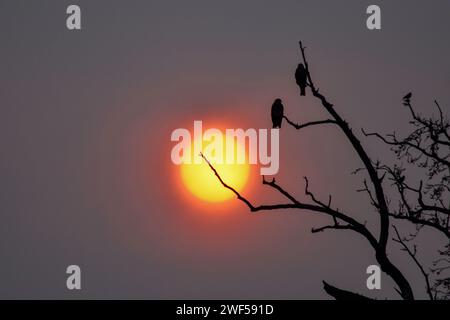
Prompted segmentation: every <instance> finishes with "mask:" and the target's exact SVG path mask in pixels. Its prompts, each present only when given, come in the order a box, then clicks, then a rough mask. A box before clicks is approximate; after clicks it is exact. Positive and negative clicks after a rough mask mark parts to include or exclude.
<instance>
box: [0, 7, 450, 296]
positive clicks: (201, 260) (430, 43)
mask: <svg viewBox="0 0 450 320" xmlns="http://www.w3.org/2000/svg"><path fill="white" fill-rule="evenodd" d="M72 3H76V4H78V5H79V6H80V7H81V10H82V30H81V31H68V30H67V29H66V23H65V20H66V14H65V11H66V8H67V6H68V5H69V4H72ZM375 3H376V4H378V5H380V6H381V9H382V30H380V31H369V30H367V28H366V22H365V21H366V17H367V15H366V14H365V11H366V8H367V6H368V5H370V4H375ZM449 13H450V2H449V1H447V0H443V1H437V0H436V1H411V0H408V1H395V2H394V1H376V2H373V1H360V0H358V1H345V4H344V2H343V1H339V2H338V1H331V0H329V1H231V0H228V1H194V0H193V1H135V0H133V1H124V0H122V1H104V0H101V1H100V0H96V1H81V0H79V1H75V2H73V1H56V0H53V1H46V0H45V1H44V0H40V1H22V0H14V1H12V0H2V1H1V2H0V42H1V50H0V84H1V85H0V148H1V157H0V177H1V179H0V190H1V191H0V218H1V223H0V239H1V241H0V261H1V267H0V298H150V299H159V298H165V299H168V298H169V299H173V298H178V299H188V298H190V299H197V298H202V299H205V298H208V299H209V298H217V299H242V298H248V299H251V298H254V299H260V298H267V299H326V298H328V296H327V295H326V294H325V293H324V291H323V289H322V280H326V281H328V282H330V283H332V284H334V285H336V286H339V287H342V288H346V289H349V290H353V291H357V292H361V293H363V294H368V295H372V296H373V295H376V296H379V297H397V296H396V294H395V291H394V290H393V289H392V282H391V281H390V279H389V278H388V277H386V276H384V275H383V277H382V290H381V291H380V292H377V293H374V292H368V290H367V289H366V286H365V283H366V278H367V275H366V273H365V271H366V268H367V266H368V265H370V264H375V263H376V262H375V259H374V256H373V252H372V251H371V249H370V248H369V246H368V244H367V243H366V241H365V239H363V238H361V237H359V236H358V235H356V234H354V233H352V232H346V231H330V232H324V233H319V234H311V233H310V229H311V228H312V227H317V226H321V225H323V224H325V223H328V222H329V221H328V220H327V219H326V218H324V217H321V216H319V215H317V214H313V213H308V212H301V211H300V212H298V211H282V212H276V211H275V212H269V213H258V214H251V213H250V212H249V211H248V209H247V207H245V206H244V205H243V204H242V203H240V202H238V201H237V200H232V201H230V202H228V203H227V204H226V205H223V204H221V205H211V204H205V203H201V202H199V201H193V200H192V196H190V195H188V194H187V193H186V189H184V188H183V186H181V185H180V182H179V175H178V173H179V172H178V168H177V167H176V166H174V165H173V164H172V163H171V161H170V150H171V147H172V146H173V144H172V143H171V142H170V134H171V132H172V130H174V129H175V128H182V127H185V128H188V129H190V128H192V124H193V120H203V121H204V125H205V126H208V125H210V126H215V125H216V124H217V123H226V124H230V125H231V126H232V127H237V128H239V127H242V128H269V127H270V126H271V121H270V106H271V104H272V102H273V100H274V99H275V98H277V97H280V98H282V99H283V101H284V104H285V112H286V113H287V115H288V116H289V117H290V118H291V119H292V120H295V121H298V122H303V121H308V120H318V119H322V118H324V117H326V115H325V114H324V113H323V111H322V108H321V106H320V105H319V104H318V102H317V101H316V100H314V99H312V98H311V96H310V92H309V91H308V92H307V96H306V97H304V98H301V99H300V97H299V96H298V87H297V86H296V84H295V81H294V71H295V68H296V66H297V63H298V62H299V58H300V56H299V48H298V41H299V40H302V41H303V43H304V44H305V45H306V46H307V55H308V59H309V64H310V69H311V72H312V75H313V78H314V81H315V84H316V86H317V87H319V88H320V90H321V92H322V93H323V94H325V95H326V96H327V97H328V98H329V100H330V101H332V102H333V103H334V104H335V106H336V109H337V110H338V112H339V113H340V114H341V115H342V116H343V117H344V118H345V119H347V120H348V121H349V122H350V124H351V126H352V127H353V129H354V132H357V133H358V134H359V130H360V128H361V127H364V128H366V129H367V130H369V131H372V130H378V131H379V132H382V133H389V132H391V131H393V130H396V131H397V132H399V133H400V134H401V133H406V132H407V131H406V130H407V116H408V114H407V112H406V110H405V108H404V107H403V106H402V105H401V98H402V97H403V96H404V95H405V94H406V93H407V92H409V91H412V92H413V94H414V96H413V98H414V100H413V102H414V104H415V106H416V108H417V109H418V110H419V111H420V112H422V113H424V114H431V113H433V112H435V110H434V109H433V104H432V102H433V99H438V100H439V102H440V104H441V106H442V107H443V109H444V111H446V113H447V114H450V107H449V106H450V90H449V86H450V72H449V71H450V60H449V59H448V57H449V56H450V41H448V39H449V38H448V31H449V30H450V19H448V17H449ZM363 144H364V146H366V147H367V149H368V151H369V152H370V154H371V155H372V156H373V157H374V158H380V159H382V160H386V161H389V159H391V155H390V153H389V151H388V150H387V148H386V147H385V146H383V145H380V144H379V143H378V142H377V141H375V140H373V139H363ZM280 162H281V164H280V171H279V173H278V175H277V181H278V182H279V183H280V184H282V185H283V186H284V187H285V188H287V189H289V190H290V191H291V192H292V193H293V194H295V195H297V196H298V197H299V198H301V199H303V190H304V184H303V180H302V177H303V176H308V177H309V179H310V184H311V189H312V190H313V191H314V192H315V193H316V194H317V196H320V197H322V198H323V199H327V197H328V194H332V195H333V203H335V204H336V205H337V206H338V207H340V208H345V209H346V210H348V211H349V212H351V213H352V215H353V216H354V217H356V218H358V219H359V220H360V221H367V223H368V225H369V226H370V227H371V228H372V230H374V232H375V234H377V229H376V228H377V224H376V221H377V220H376V216H375V214H374V213H373V211H372V208H371V207H370V206H369V205H368V202H367V198H366V196H365V195H364V194H358V193H356V192H355V190H356V189H357V188H358V187H360V186H361V180H362V176H354V175H351V172H352V171H353V170H354V169H356V168H358V167H359V166H360V163H359V162H358V159H357V158H356V157H355V154H354V153H353V151H352V149H351V148H350V146H349V145H348V143H347V142H346V140H345V139H344V137H343V136H342V135H341V134H340V133H339V132H338V131H336V129H333V128H330V127H323V128H311V129H307V130H304V131H300V132H298V131H296V130H294V129H293V128H292V127H287V126H285V127H283V129H282V131H281V155H280ZM415 178H417V177H415V176H414V175H413V176H412V179H413V180H414V179H415ZM260 180H261V178H260V177H259V176H258V174H257V172H256V170H254V172H253V174H252V176H251V183H250V184H249V185H248V187H247V188H246V189H245V190H244V192H243V193H244V194H245V195H246V196H248V197H249V198H250V199H252V201H253V202H255V203H262V202H264V203H271V202H276V201H278V200H280V198H279V196H278V195H276V194H274V192H273V191H270V190H267V188H264V187H263V186H261V185H260ZM440 240H443V239H437V237H436V235H433V234H427V233H426V232H425V233H424V236H423V239H422V240H421V244H420V246H419V251H420V250H421V249H422V250H421V251H420V253H419V255H420V257H421V258H422V259H424V260H425V261H427V260H431V258H432V253H431V252H432V251H433V250H427V248H428V247H432V248H436V247H435V246H434V247H433V246H432V245H433V244H434V243H436V241H437V242H439V241H440ZM390 250H391V251H392V252H391V254H390V257H391V258H392V260H393V261H394V262H396V263H398V265H399V266H400V268H401V270H402V271H403V272H404V273H405V274H406V275H407V276H408V277H409V278H410V279H412V281H411V282H412V285H413V286H414V288H415V289H417V290H418V292H419V294H418V296H419V297H425V292H424V290H423V289H424V284H423V280H422V278H421V276H420V274H419V271H418V270H416V268H415V266H414V265H413V264H412V263H411V262H410V261H409V260H408V257H406V256H405V255H404V254H403V253H402V252H399V250H398V247H397V246H396V245H395V244H394V245H393V246H392V248H390ZM70 264H77V265H79V266H80V267H81V269H82V290H81V291H78V292H74V291H69V290H67V289H66V277H67V275H66V273H65V269H66V267H67V266H68V265H70Z"/></svg>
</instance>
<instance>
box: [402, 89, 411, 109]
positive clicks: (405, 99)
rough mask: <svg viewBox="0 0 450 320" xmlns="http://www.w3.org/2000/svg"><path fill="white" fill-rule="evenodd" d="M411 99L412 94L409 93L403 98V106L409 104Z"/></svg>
mask: <svg viewBox="0 0 450 320" xmlns="http://www.w3.org/2000/svg"><path fill="white" fill-rule="evenodd" d="M411 97H412V93H411V92H409V93H408V94H407V95H406V96H404V97H403V104H404V105H405V106H406V105H408V104H409V102H410V100H411Z"/></svg>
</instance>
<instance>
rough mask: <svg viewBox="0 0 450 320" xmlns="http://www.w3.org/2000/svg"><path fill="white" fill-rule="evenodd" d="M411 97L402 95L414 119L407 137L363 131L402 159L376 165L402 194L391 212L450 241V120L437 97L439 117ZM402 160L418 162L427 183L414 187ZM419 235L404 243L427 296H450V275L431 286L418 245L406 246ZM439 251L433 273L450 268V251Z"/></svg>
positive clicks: (394, 215) (431, 269) (394, 216)
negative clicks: (423, 278)
mask: <svg viewBox="0 0 450 320" xmlns="http://www.w3.org/2000/svg"><path fill="white" fill-rule="evenodd" d="M411 97H412V94H411V93H409V94H408V95H406V96H405V97H404V98H403V105H404V106H406V107H407V109H408V111H409V113H410V115H411V118H412V119H411V121H410V122H409V123H410V124H411V126H412V128H413V129H412V131H411V132H410V133H409V134H408V135H407V136H406V137H405V138H402V139H400V138H398V137H397V135H396V133H395V132H394V133H392V134H389V135H387V136H386V137H385V136H383V135H381V134H379V133H377V132H373V133H366V132H365V131H364V130H363V133H364V135H366V136H368V137H370V136H373V137H376V138H377V139H379V140H380V141H382V142H383V143H385V144H387V145H389V146H390V147H391V150H392V151H393V152H394V154H395V155H396V157H397V159H398V160H399V161H401V163H400V164H394V165H393V166H389V165H382V164H379V163H377V165H376V169H377V170H378V171H379V172H383V173H384V174H386V175H387V176H388V181H390V182H391V184H392V185H393V186H394V187H395V189H396V191H397V193H398V195H399V202H398V207H397V208H396V209H395V210H391V212H390V213H389V215H390V216H391V217H393V218H395V219H398V220H405V221H409V222H410V223H412V224H413V225H415V226H416V227H417V229H418V231H419V230H420V228H421V227H423V226H426V227H430V228H432V229H434V230H436V231H438V232H440V233H441V234H443V235H444V236H445V237H446V238H447V240H449V241H450V200H449V198H450V161H449V159H450V135H449V130H450V122H449V120H448V119H447V118H445V116H444V114H443V112H442V108H441V107H440V105H439V103H438V102H437V101H436V100H435V101H434V104H435V106H436V107H437V110H438V117H437V118H433V117H424V116H421V115H420V114H418V113H417V112H416V111H415V110H414V108H413V107H412V104H411ZM403 160H406V163H407V164H412V165H416V166H417V167H419V168H420V169H422V170H424V171H425V173H426V182H424V181H423V180H421V181H420V182H419V185H418V186H417V187H414V186H411V185H410V184H409V182H408V179H407V173H406V168H405V167H404V166H403V165H404V164H403ZM416 235H417V234H416ZM416 235H414V236H413V237H411V239H407V240H406V239H403V242H401V244H402V245H403V246H404V249H405V250H406V251H407V252H408V253H409V254H410V255H411V256H412V257H413V260H414V261H415V262H416V264H417V265H418V266H419V269H420V270H421V273H422V274H423V275H425V274H426V275H427V276H426V282H427V292H428V295H429V296H430V298H441V299H448V298H450V294H449V292H450V278H444V279H439V278H437V279H436V280H435V284H434V285H431V280H430V277H429V274H428V273H427V272H426V271H425V268H424V267H423V266H422V265H420V264H419V263H418V262H417V260H416V259H415V253H416V252H415V251H416V249H415V248H416V245H415V244H414V245H413V247H414V250H413V251H411V250H410V249H408V248H407V247H406V243H405V242H406V241H414V238H415V236H416ZM398 238H399V236H398ZM397 240H399V239H397ZM397 242H398V241H397ZM449 243H450V242H449ZM447 247H448V245H447ZM440 254H441V256H444V258H443V259H440V260H438V262H435V264H437V263H439V265H440V266H441V267H440V268H438V269H433V268H430V272H433V273H434V274H435V275H439V274H440V273H441V272H442V270H447V269H449V268H450V252H449V250H444V251H440ZM441 268H442V269H441ZM438 272H439V273H438Z"/></svg>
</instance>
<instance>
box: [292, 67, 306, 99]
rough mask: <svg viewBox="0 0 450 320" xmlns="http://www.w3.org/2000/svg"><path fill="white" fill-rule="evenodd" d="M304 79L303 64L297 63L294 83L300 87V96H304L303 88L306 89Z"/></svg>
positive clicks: (304, 70)
mask: <svg viewBox="0 0 450 320" xmlns="http://www.w3.org/2000/svg"><path fill="white" fill-rule="evenodd" d="M306 78H307V73H306V69H305V66H304V65H303V63H299V64H298V66H297V70H295V81H296V82H297V85H298V86H299V87H300V95H301V96H304V95H305V88H306Z"/></svg>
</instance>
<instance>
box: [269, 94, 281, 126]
mask: <svg viewBox="0 0 450 320" xmlns="http://www.w3.org/2000/svg"><path fill="white" fill-rule="evenodd" d="M271 114H272V124H273V128H281V122H282V121H283V116H284V106H283V103H282V102H281V99H275V101H274V102H273V104H272V112H271Z"/></svg>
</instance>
